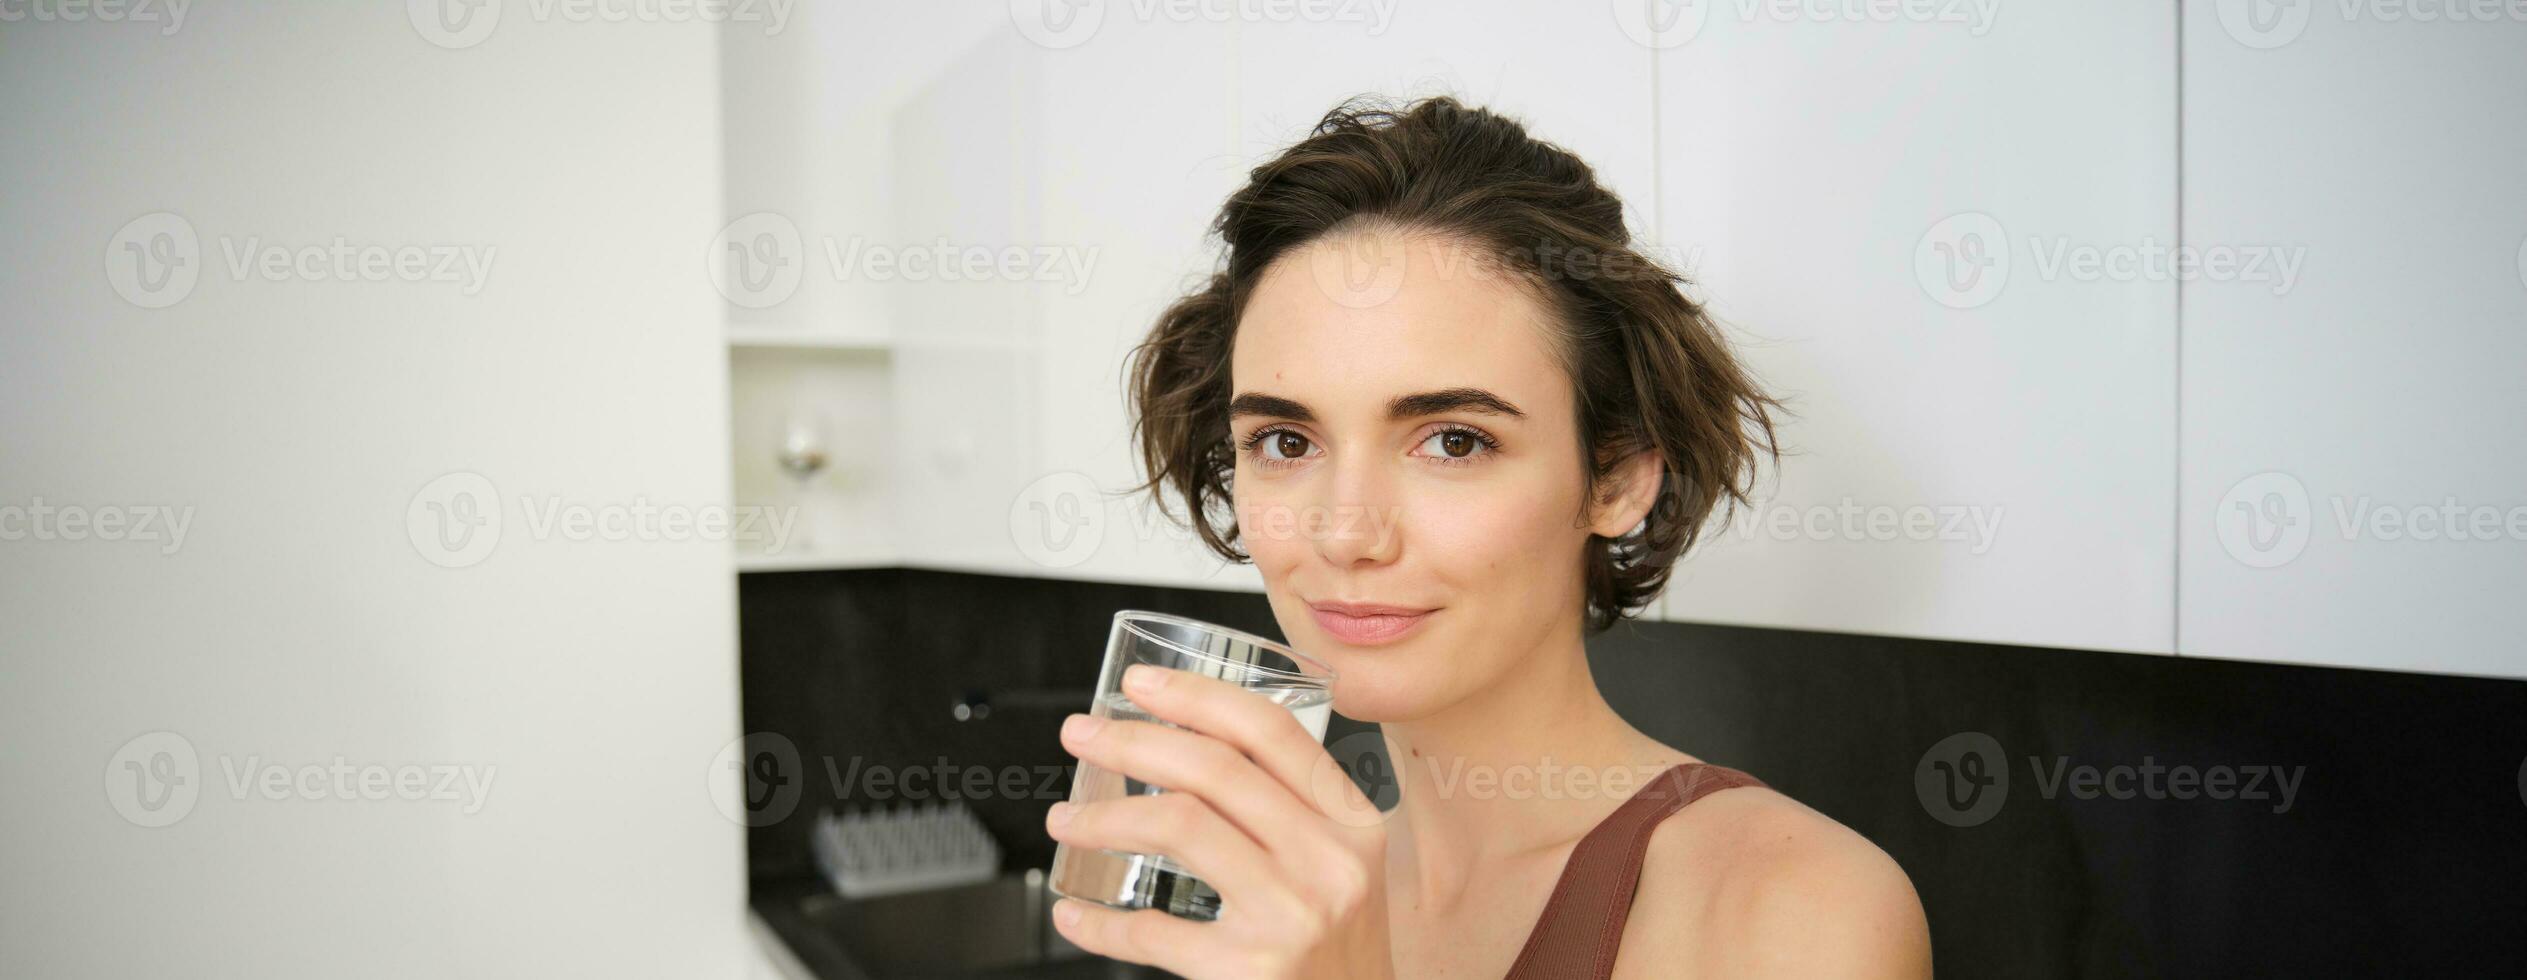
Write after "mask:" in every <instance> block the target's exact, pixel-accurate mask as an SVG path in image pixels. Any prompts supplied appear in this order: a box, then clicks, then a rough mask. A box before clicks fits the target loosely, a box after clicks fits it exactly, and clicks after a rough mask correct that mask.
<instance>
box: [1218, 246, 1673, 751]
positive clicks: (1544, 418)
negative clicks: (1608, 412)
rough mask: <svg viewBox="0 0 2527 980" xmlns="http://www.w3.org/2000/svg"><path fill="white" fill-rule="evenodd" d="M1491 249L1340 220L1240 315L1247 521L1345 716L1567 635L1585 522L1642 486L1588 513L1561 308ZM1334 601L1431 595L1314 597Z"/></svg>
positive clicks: (1632, 513) (1615, 530)
mask: <svg viewBox="0 0 2527 980" xmlns="http://www.w3.org/2000/svg"><path fill="white" fill-rule="evenodd" d="M1483 262H1484V256H1483V254H1482V253H1481V252H1480V251H1478V250H1474V249H1471V248H1468V247H1466V246H1460V245H1456V244H1453V243H1450V242H1447V241H1444V240H1442V239H1439V238H1437V237H1434V236H1431V235H1427V234H1420V233H1413V232H1396V231H1361V232H1357V233H1352V234H1347V235H1343V236H1339V237H1334V238H1328V239H1325V240H1321V241H1319V242H1318V243H1316V244H1314V245H1312V246H1310V247H1308V248H1306V249H1303V250H1300V251H1297V252H1294V253H1292V254H1290V255H1287V256H1284V257H1282V258H1281V259H1280V260H1279V261H1277V262H1276V263H1274V265H1273V266H1271V267H1270V268H1269V269H1267V270H1266V271H1265V272H1264V274H1263V275H1262V277H1261V279H1260V280H1259V282H1258V283H1257V285H1256V287H1255V290H1254V292H1253V294H1252V295H1251V296H1249V297H1248V300H1247V306H1246V310H1245V314H1244V318H1243V319H1242V320H1241V321H1240V322H1239V324H1238V327H1237V333H1236V344H1235V349H1234V351H1233V353H1232V355H1231V359H1230V383H1231V385H1232V386H1233V387H1232V394H1231V398H1232V403H1231V408H1230V412H1231V418H1230V422H1229V429H1230V435H1231V438H1232V439H1233V440H1235V444H1236V445H1237V446H1238V454H1237V471H1236V482H1235V484H1234V486H1233V491H1234V497H1235V504H1236V510H1237V516H1238V528H1239V530H1240V532H1241V534H1242V538H1241V540H1242V543H1243V544H1244V546H1245V548H1246V550H1247V552H1248V553H1249V554H1251V555H1253V556H1254V561H1255V565H1256V567H1257V569H1258V570H1260V571H1261V572H1262V573H1263V578H1264V584H1265V587H1266V593H1267V595H1268V596H1269V597H1270V599H1271V602H1272V609H1273V615H1274V616H1275V617H1276V618H1277V619H1279V620H1280V623H1281V628H1282V630H1283V632H1284V634H1285V635H1287V636H1288V637H1289V639H1290V641H1291V644H1292V645H1293V646H1296V647H1297V648H1299V649H1300V650H1301V651H1302V652H1305V653H1308V654H1310V655H1312V656H1315V657H1317V658H1318V659H1321V660H1324V661H1325V662H1326V663H1328V664H1329V665H1331V666H1332V667H1333V668H1334V670H1335V671H1336V672H1337V673H1338V674H1340V675H1341V676H1340V680H1339V681H1338V683H1337V685H1336V688H1335V704H1336V706H1337V707H1339V708H1340V709H1341V710H1342V712H1343V714H1345V715H1347V716H1349V717H1352V718H1357V719H1361V720H1365V721H1407V720H1411V719H1413V718H1417V717H1420V716H1422V715H1425V714H1428V713H1430V712H1432V711H1435V710H1438V709H1440V708H1444V707H1447V706H1448V705H1451V704H1454V703H1456V702H1458V701H1460V700H1462V699H1464V698H1465V697H1467V696H1468V695H1470V694H1472V693H1474V692H1476V691H1480V690H1483V689H1484V688H1486V687H1487V686H1488V685H1489V684H1491V683H1492V682H1494V681H1496V680H1500V679H1502V678H1503V676H1504V675H1505V674H1507V673H1508V672H1509V671H1510V670H1511V669H1512V668H1513V667H1515V666H1516V665H1518V663H1519V662H1520V661H1521V660H1522V659H1523V658H1526V657H1529V656H1532V655H1535V654H1536V653H1537V652H1538V651H1539V650H1545V649H1558V648H1559V647H1558V646H1554V647H1548V644H1549V643H1552V642H1553V641H1554V640H1556V639H1559V638H1562V637H1570V638H1573V639H1575V638H1576V634H1577V632H1578V630H1579V624H1580V619H1581V603H1582V598H1583V586H1584V582H1583V580H1582V577H1581V570H1582V566H1581V552H1582V548H1583V547H1584V545H1585V544H1586V542H1587V539H1588V536H1589V534H1590V533H1591V532H1592V531H1595V532H1597V533H1606V534H1609V535H1613V534H1619V533H1622V532H1623V531H1626V530H1629V529H1630V528H1631V527H1632V526H1633V525H1635V524H1637V523H1638V522H1639V520H1640V517H1641V514H1642V513H1645V512H1646V510H1647V508H1648V501H1647V499H1646V498H1647V494H1627V495H1626V497H1625V499H1624V500H1623V501H1622V502H1618V503H1614V504H1611V505H1609V506H1607V507H1605V508H1602V509H1601V512H1600V513H1599V514H1597V515H1594V516H1596V517H1597V518H1598V519H1597V520H1595V521H1594V522H1593V523H1592V522H1583V521H1582V520H1581V519H1580V498H1581V496H1582V487H1581V471H1580V459H1581V453H1580V446H1579V438H1578V433H1577V429H1576V427H1575V422H1574V419H1573V414H1572V413H1573V412H1574V410H1575V409H1574V407H1573V404H1572V394H1571V388H1570V385H1571V382H1570V380H1569V378H1568V376H1567V375H1565V374H1564V372H1563V370H1562V368H1561V366H1560V362H1559V361H1558V360H1557V359H1556V358H1555V356H1554V355H1553V352H1552V350H1551V348H1550V347H1549V339H1548V338H1549V337H1550V334H1549V333H1548V331H1549V330H1551V329H1553V328H1552V326H1551V324H1550V323H1549V321H1548V320H1547V319H1546V314H1545V311H1544V309H1543V307H1542V306H1540V305H1539V304H1538V303H1537V302H1536V301H1535V300H1534V299H1533V298H1531V297H1530V296H1529V295H1528V294H1527V292H1526V291H1525V289H1524V288H1523V287H1522V286H1521V285H1520V284H1519V283H1518V282H1517V281H1516V280H1515V279H1513V278H1510V277H1508V276H1506V275H1503V274H1499V273H1498V271H1497V270H1495V269H1488V268H1487V267H1486V266H1484V265H1483ZM1652 472H1654V470H1652ZM1648 489H1649V490H1652V491H1654V490H1655V489H1656V487H1655V486H1654V485H1653V486H1651V487H1649V488H1648ZM1635 496H1637V497H1640V498H1641V499H1639V500H1638V501H1634V500H1633V499H1631V498H1633V497H1635ZM1635 503H1637V507H1635V506H1633V505H1634V504H1635ZM1341 603H1357V604H1370V605H1378V606H1388V607H1399V608H1400V609H1402V610H1404V611H1408V612H1412V611H1425V610H1426V612H1420V614H1419V615H1414V616H1374V615H1373V616H1367V617H1353V616H1346V615H1342V614H1340V612H1339V611H1328V610H1325V609H1323V608H1322V607H1324V606H1326V605H1328V604H1341Z"/></svg>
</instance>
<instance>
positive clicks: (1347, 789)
mask: <svg viewBox="0 0 2527 980" xmlns="http://www.w3.org/2000/svg"><path fill="white" fill-rule="evenodd" d="M1123 690H1124V693H1125V694H1126V695H1128V696H1130V697H1131V699H1132V703H1133V704H1136V705H1139V706H1140V707H1141V708H1142V709H1143V710H1146V711H1148V712H1149V713H1151V714H1153V715H1156V716H1158V717H1160V718H1163V719H1165V720H1167V721H1169V722H1172V723H1174V724H1178V725H1182V726H1184V727H1186V728H1190V729H1193V730H1194V731H1197V732H1201V733H1203V734H1205V735H1209V736H1211V737H1213V738H1217V739H1219V740H1220V741H1223V742H1226V743H1228V744H1230V745H1232V746H1235V747H1236V748H1237V750H1238V751H1240V752H1243V753H1245V754H1246V755H1247V756H1248V757H1250V758H1252V759H1254V760H1255V764H1256V765H1258V766H1260V767H1262V769H1263V771H1264V772H1265V773H1267V774H1269V775H1270V776H1271V777H1272V778H1273V779H1274V781H1276V782H1279V783H1280V784H1281V785H1282V787H1283V788H1284V789H1286V790H1287V791H1288V792H1289V793H1290V794H1291V795H1292V796H1293V797H1295V798H1297V799H1299V800H1302V801H1305V802H1306V804H1307V805H1308V806H1309V807H1310V808H1311V809H1313V810H1315V811H1316V812H1317V813H1318V814H1319V815H1322V816H1325V817H1329V818H1332V819H1333V820H1334V821H1336V822H1338V823H1341V824H1343V825H1345V826H1349V827H1366V826H1371V825H1374V824H1376V823H1378V822H1379V821H1380V820H1381V819H1383V816H1382V814H1380V813H1379V812H1378V808H1377V805H1376V804H1374V803H1371V802H1369V798H1368V797H1367V796H1364V795H1362V794H1361V792H1360V787H1358V786H1357V785H1354V784H1353V783H1352V781H1351V777H1350V776H1349V775H1348V774H1346V773H1344V772H1343V771H1342V766H1340V765H1338V764H1336V763H1335V762H1334V759H1333V757H1332V756H1331V755H1328V754H1326V752H1325V745H1324V741H1323V739H1322V738H1320V737H1319V736H1317V735H1315V734H1312V733H1310V732H1309V731H1308V730H1307V728H1306V727H1305V726H1302V725H1300V724H1299V720H1298V716H1297V715H1295V714H1293V713H1292V712H1291V711H1290V709H1288V708H1285V707H1282V706H1280V705H1278V704H1274V703H1272V701H1271V700H1269V699H1267V698H1265V697H1264V696H1263V695H1261V694H1257V693H1255V692H1254V691H1251V690H1248V689H1246V688H1243V687H1239V686H1237V685H1235V684H1231V683H1229V682H1227V681H1223V680H1220V679H1218V678H1215V677H1204V676H1202V675H1200V674H1196V673H1191V672H1188V671H1181V670H1169V669H1166V668H1163V667H1152V666H1150V665H1147V664H1134V665H1132V667H1130V668H1129V669H1127V670H1125V671H1124V673H1123Z"/></svg>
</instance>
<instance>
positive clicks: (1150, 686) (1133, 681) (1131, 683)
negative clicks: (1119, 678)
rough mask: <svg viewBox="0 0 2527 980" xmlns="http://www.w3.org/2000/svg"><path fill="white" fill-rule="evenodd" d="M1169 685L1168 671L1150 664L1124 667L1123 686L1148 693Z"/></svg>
mask: <svg viewBox="0 0 2527 980" xmlns="http://www.w3.org/2000/svg"><path fill="white" fill-rule="evenodd" d="M1166 685H1167V672H1166V671H1163V670H1160V669H1158V668H1156V667H1152V666H1150V665H1148V664H1133V665H1132V666H1129V667H1125V668H1123V686H1125V687H1128V688H1131V689H1132V690H1135V691H1139V692H1141V693H1143V694H1147V693H1149V692H1151V691H1155V690H1158V689H1159V688H1161V687H1165V686H1166Z"/></svg>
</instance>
